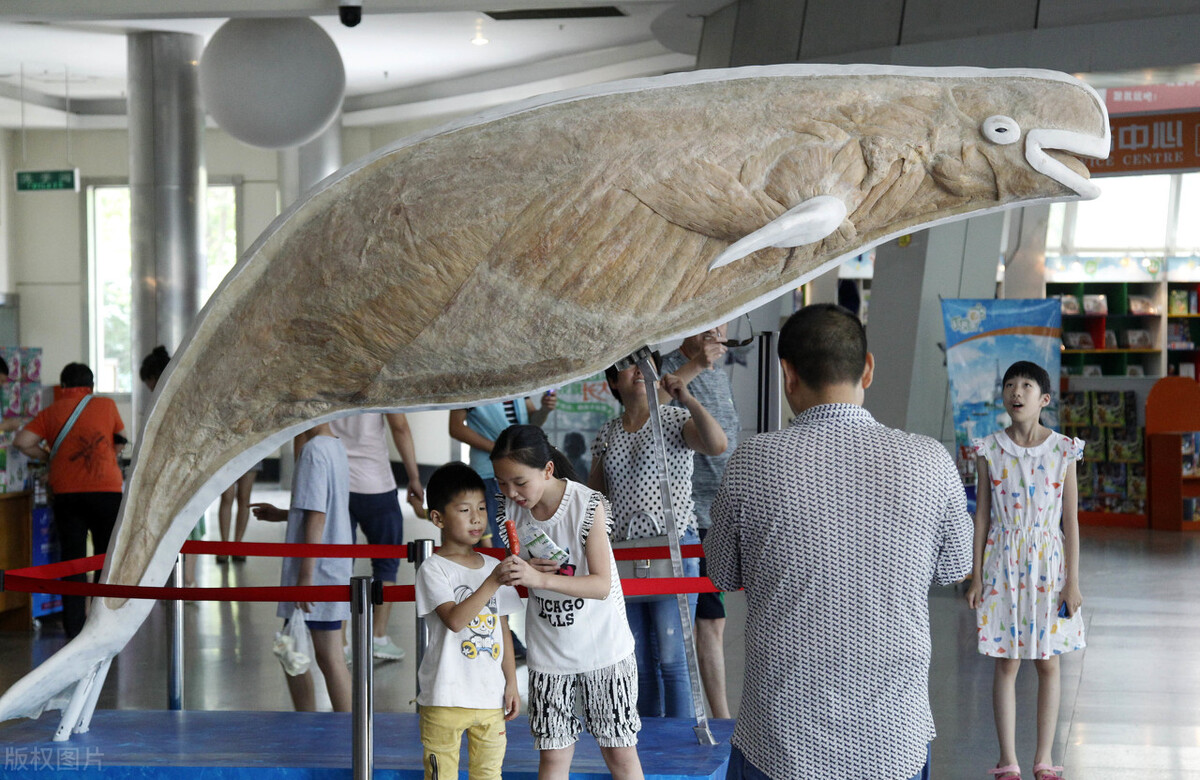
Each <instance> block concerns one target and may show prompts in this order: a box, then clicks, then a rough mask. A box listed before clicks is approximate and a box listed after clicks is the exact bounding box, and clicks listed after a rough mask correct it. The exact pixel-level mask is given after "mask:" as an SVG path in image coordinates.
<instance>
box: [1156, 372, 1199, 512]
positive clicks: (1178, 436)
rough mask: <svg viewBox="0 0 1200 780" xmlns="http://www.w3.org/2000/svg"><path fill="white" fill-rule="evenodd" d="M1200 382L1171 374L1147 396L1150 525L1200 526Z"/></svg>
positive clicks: (1158, 383)
mask: <svg viewBox="0 0 1200 780" xmlns="http://www.w3.org/2000/svg"><path fill="white" fill-rule="evenodd" d="M1198 441H1200V384H1197V383H1196V382H1195V381H1193V380H1192V379H1190V378H1187V377H1166V378H1164V379H1161V380H1159V381H1158V382H1156V383H1155V384H1154V387H1153V388H1152V389H1151V391H1150V395H1149V397H1148V398H1147V400H1146V459H1147V476H1148V478H1149V494H1150V502H1149V504H1150V507H1149V508H1150V527H1151V528H1153V529H1155V530H1161V531H1200V471H1198V470H1197V463H1198V461H1197V455H1198V454H1200V453H1198V452H1197V442H1198Z"/></svg>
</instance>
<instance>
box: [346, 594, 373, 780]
mask: <svg viewBox="0 0 1200 780" xmlns="http://www.w3.org/2000/svg"><path fill="white" fill-rule="evenodd" d="M371 582H372V578H371V577H351V578H350V643H351V649H352V652H353V655H354V664H353V666H354V670H353V672H354V679H353V681H352V685H353V694H352V697H351V707H352V711H353V721H354V747H353V749H354V756H353V759H352V763H353V768H354V780H371V772H372V769H373V768H374V764H375V721H374V718H375V668H374V665H373V663H372V660H371V654H372V651H373V650H374V648H373V647H372V646H371V643H372V642H373V641H374V640H373V638H372V633H373V632H374V627H373V625H372V623H373V622H374V621H373V618H374V614H375V611H374V609H373V607H374V605H373V604H372V603H371Z"/></svg>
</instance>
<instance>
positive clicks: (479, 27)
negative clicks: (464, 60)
mask: <svg viewBox="0 0 1200 780" xmlns="http://www.w3.org/2000/svg"><path fill="white" fill-rule="evenodd" d="M487 42H488V39H487V38H484V37H483V19H482V18H480V17H478V16H477V17H475V37H474V38H472V39H471V43H473V44H475V45H476V46H486V45H487Z"/></svg>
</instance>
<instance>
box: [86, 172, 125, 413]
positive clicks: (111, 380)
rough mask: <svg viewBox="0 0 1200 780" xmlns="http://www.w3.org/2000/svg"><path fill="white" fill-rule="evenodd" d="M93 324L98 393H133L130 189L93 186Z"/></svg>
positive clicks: (93, 357) (94, 369)
mask: <svg viewBox="0 0 1200 780" xmlns="http://www.w3.org/2000/svg"><path fill="white" fill-rule="evenodd" d="M89 194H90V196H91V198H90V200H91V203H90V204H89V208H88V215H89V217H90V219H89V223H90V227H91V230H90V236H89V238H90V244H91V246H90V254H91V260H92V262H91V272H90V274H89V276H90V279H91V286H92V289H91V294H90V296H89V297H90V299H91V305H90V307H89V309H90V311H91V327H90V328H89V330H90V332H91V334H92V349H91V354H92V359H91V364H92V370H93V372H94V373H95V375H96V391H97V392H100V393H128V392H130V391H131V390H132V389H133V386H132V378H133V373H132V365H133V358H132V352H133V332H132V330H131V327H132V322H133V317H132V307H133V297H132V296H133V269H132V267H131V257H132V256H133V249H132V247H131V237H130V230H129V224H130V218H131V217H130V204H129V188H128V187H125V186H120V187H92V188H91V189H90V191H89Z"/></svg>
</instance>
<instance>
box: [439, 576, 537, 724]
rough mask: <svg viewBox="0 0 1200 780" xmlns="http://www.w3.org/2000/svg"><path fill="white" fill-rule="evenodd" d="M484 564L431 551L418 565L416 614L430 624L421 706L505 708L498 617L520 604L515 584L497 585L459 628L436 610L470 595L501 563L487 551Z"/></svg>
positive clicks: (501, 643) (516, 608)
mask: <svg viewBox="0 0 1200 780" xmlns="http://www.w3.org/2000/svg"><path fill="white" fill-rule="evenodd" d="M476 555H477V557H478V558H479V559H480V561H482V563H483V565H482V566H480V567H479V568H478V569H469V568H467V567H466V566H463V565H461V564H458V563H455V562H454V561H451V560H449V559H447V558H443V557H442V556H440V555H433V556H430V557H429V558H428V559H426V561H425V562H424V563H422V564H421V568H419V569H417V588H416V590H417V614H418V615H420V616H421V617H423V618H425V625H426V626H427V627H428V628H429V646H428V647H426V648H425V656H424V658H422V659H421V668H420V670H419V671H418V672H417V681H418V683H419V684H420V686H421V693H420V695H419V696H417V704H420V705H421V706H423V707H467V708H470V709H477V710H485V709H497V708H503V707H504V670H503V668H502V667H501V665H500V664H501V662H502V661H503V660H504V637H503V635H502V634H501V633H500V617H501V616H502V615H511V614H513V613H514V612H518V611H520V609H521V597H520V596H518V595H517V590H516V588H513V587H512V586H510V585H501V586H500V587H499V588H498V589H497V590H496V592H495V593H494V594H492V597H491V598H490V599H488V603H487V608H486V609H485V610H484V611H483V612H481V613H480V614H479V615H478V616H476V617H475V619H474V620H472V621H471V623H470V625H468V626H467V627H466V628H464V629H463V630H462V631H457V632H455V631H451V630H450V629H449V628H447V627H446V624H445V623H443V622H442V620H441V618H439V617H438V616H437V613H436V612H435V610H436V609H437V608H438V607H440V606H441V605H442V604H445V603H446V602H448V601H453V602H454V603H455V604H460V603H462V602H463V601H465V600H466V599H468V598H470V596H471V594H473V593H474V592H475V591H476V590H477V589H478V588H479V586H480V585H482V584H483V582H484V580H486V579H487V578H488V575H489V574H491V573H492V569H494V568H496V565H497V564H499V563H500V562H499V561H497V560H496V559H495V558H491V557H489V556H486V555H479V554H478V553H476Z"/></svg>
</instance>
